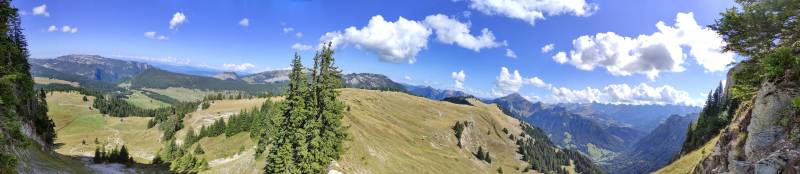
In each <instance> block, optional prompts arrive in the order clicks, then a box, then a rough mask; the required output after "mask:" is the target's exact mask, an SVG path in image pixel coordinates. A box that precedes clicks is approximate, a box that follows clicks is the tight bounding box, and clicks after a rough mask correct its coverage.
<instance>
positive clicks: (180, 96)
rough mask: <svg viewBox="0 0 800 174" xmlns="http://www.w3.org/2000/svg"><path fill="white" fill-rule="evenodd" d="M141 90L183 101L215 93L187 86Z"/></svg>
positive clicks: (195, 99) (201, 98) (199, 98)
mask: <svg viewBox="0 0 800 174" xmlns="http://www.w3.org/2000/svg"><path fill="white" fill-rule="evenodd" d="M143 90H145V91H150V92H155V93H158V94H161V95H165V96H168V97H170V98H174V99H176V100H178V101H185V102H188V101H200V100H203V97H206V96H208V95H211V94H216V92H214V91H207V90H198V89H189V88H176V87H169V88H166V89H154V88H145V89H143Z"/></svg>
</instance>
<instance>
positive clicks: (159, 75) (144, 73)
mask: <svg viewBox="0 0 800 174" xmlns="http://www.w3.org/2000/svg"><path fill="white" fill-rule="evenodd" d="M30 62H31V64H32V71H31V72H32V73H33V75H34V76H41V77H51V78H56V79H63V80H67V81H73V82H78V83H79V84H80V85H81V87H84V88H101V89H106V88H110V89H114V90H126V89H138V90H141V89H166V88H170V87H178V88H187V89H195V90H207V91H240V92H247V93H263V92H270V93H280V92H281V91H282V90H283V87H284V86H285V85H286V81H287V79H288V73H289V71H288V70H273V71H265V72H261V73H254V74H249V75H244V76H239V75H237V74H236V73H233V72H220V73H218V74H216V75H213V77H210V76H198V75H190V74H183V73H176V72H171V71H170V70H165V69H161V68H158V67H155V66H152V65H149V64H147V63H140V62H134V61H124V60H116V59H111V58H104V57H101V56H89V55H67V56H61V57H58V58H55V59H32V60H31V61H30ZM342 80H343V85H344V86H345V87H348V88H361V89H373V90H384V91H401V92H405V93H408V94H412V95H415V96H420V97H424V98H428V99H432V100H445V101H449V102H453V103H458V104H469V102H466V101H467V100H468V99H470V98H472V97H471V95H469V94H468V93H465V92H462V91H456V90H446V89H436V88H433V87H430V86H415V85H408V84H401V83H397V82H395V81H393V80H391V79H390V78H388V77H386V76H385V75H381V74H372V73H351V74H346V75H343V78H342ZM471 100H474V99H471ZM483 102H485V103H490V104H497V106H498V107H499V109H500V110H502V111H503V112H504V113H505V114H507V115H509V116H512V117H515V118H517V119H519V120H521V121H524V122H526V123H529V124H531V125H533V126H535V127H538V128H540V129H541V130H542V131H543V132H545V133H546V134H547V137H548V138H549V139H550V141H552V142H553V143H554V144H555V145H558V146H560V147H563V148H568V149H575V150H578V151H580V152H581V153H583V154H586V155H587V156H589V157H591V158H592V159H593V160H594V161H595V162H597V163H598V164H601V165H603V166H605V167H606V168H607V169H608V170H609V171H612V172H613V173H617V172H619V173H637V172H641V171H651V170H653V169H657V168H658V167H660V166H662V165H665V163H667V162H668V161H669V160H671V159H673V158H675V154H676V152H674V149H675V148H676V147H677V148H678V149H679V148H680V147H679V146H680V144H678V145H675V143H676V142H682V139H681V138H680V134H681V132H680V131H685V128H686V125H688V123H687V122H688V121H691V119H688V118H690V117H681V118H686V119H678V118H673V117H674V116H673V117H669V115H668V114H678V115H686V114H688V113H692V112H696V111H697V110H699V108H697V107H691V106H677V105H613V104H600V103H589V104H577V103H558V104H545V103H543V102H535V103H534V102H531V101H528V100H526V99H525V98H524V97H522V96H521V95H519V94H516V93H514V94H510V95H508V96H504V97H500V98H496V99H484V100H483ZM679 128H683V129H679ZM684 134H685V133H684ZM664 136H669V137H674V138H673V139H670V140H678V139H680V140H681V141H674V142H673V141H671V142H664V141H663V140H664V139H660V138H659V137H664ZM659 140H661V141H659ZM653 145H659V149H658V150H652V149H650V148H649V147H648V146H653ZM647 150H650V151H647ZM644 164H649V165H644ZM614 166H616V167H614Z"/></svg>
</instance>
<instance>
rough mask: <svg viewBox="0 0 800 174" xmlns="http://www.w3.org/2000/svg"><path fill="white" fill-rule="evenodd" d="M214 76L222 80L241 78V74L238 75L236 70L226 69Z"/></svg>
mask: <svg viewBox="0 0 800 174" xmlns="http://www.w3.org/2000/svg"><path fill="white" fill-rule="evenodd" d="M214 78H217V79H220V80H239V75H237V74H236V72H231V71H226V72H220V73H218V74H216V75H214Z"/></svg>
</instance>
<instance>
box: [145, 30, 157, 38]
mask: <svg viewBox="0 0 800 174" xmlns="http://www.w3.org/2000/svg"><path fill="white" fill-rule="evenodd" d="M144 37H146V38H150V39H155V38H156V32H155V31H148V32H144Z"/></svg>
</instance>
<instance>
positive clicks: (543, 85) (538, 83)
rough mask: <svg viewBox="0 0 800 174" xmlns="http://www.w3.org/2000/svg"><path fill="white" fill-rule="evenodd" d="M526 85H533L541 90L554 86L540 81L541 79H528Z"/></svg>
mask: <svg viewBox="0 0 800 174" xmlns="http://www.w3.org/2000/svg"><path fill="white" fill-rule="evenodd" d="M525 83H526V84H531V85H533V86H535V87H539V88H551V86H552V85H550V84H547V83H545V82H544V80H542V79H540V78H539V77H532V78H530V79H526V81H525Z"/></svg>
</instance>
